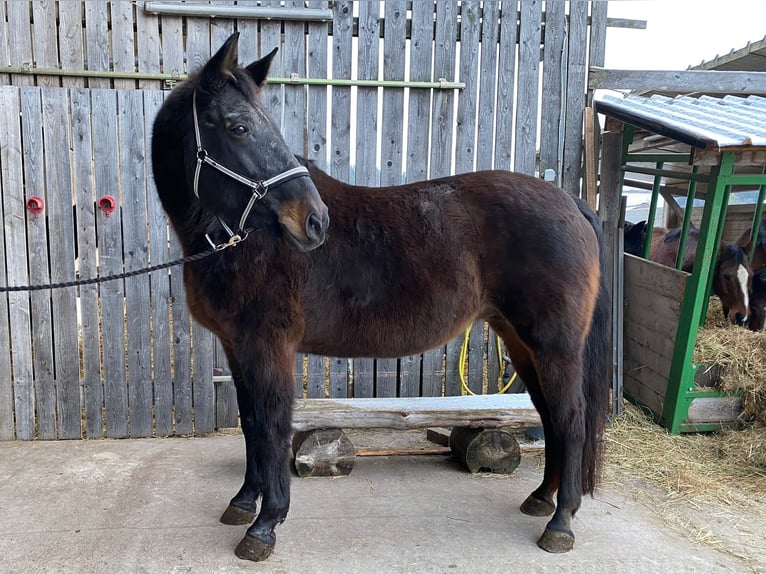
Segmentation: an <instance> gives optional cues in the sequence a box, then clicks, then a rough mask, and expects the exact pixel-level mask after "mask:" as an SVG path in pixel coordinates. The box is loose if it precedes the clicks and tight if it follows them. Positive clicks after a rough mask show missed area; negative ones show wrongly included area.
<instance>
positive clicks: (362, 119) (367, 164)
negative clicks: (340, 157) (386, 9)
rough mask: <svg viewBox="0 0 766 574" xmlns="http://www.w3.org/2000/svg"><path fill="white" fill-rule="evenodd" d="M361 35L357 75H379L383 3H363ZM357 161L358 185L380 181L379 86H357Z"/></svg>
mask: <svg viewBox="0 0 766 574" xmlns="http://www.w3.org/2000/svg"><path fill="white" fill-rule="evenodd" d="M358 28H359V35H358V38H357V76H358V77H359V79H360V80H377V79H378V61H379V56H380V4H379V3H377V2H361V3H360V4H359V26H358ZM354 148H355V149H354V151H355V152H356V157H355V160H356V163H355V165H354V178H355V181H356V184H357V185H365V186H375V185H377V184H378V167H377V148H378V88H368V87H359V88H357V90H356V146H354Z"/></svg>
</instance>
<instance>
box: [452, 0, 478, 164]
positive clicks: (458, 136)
mask: <svg viewBox="0 0 766 574" xmlns="http://www.w3.org/2000/svg"><path fill="white" fill-rule="evenodd" d="M460 18H461V19H460V64H459V67H460V80H461V81H462V82H465V84H466V87H465V89H464V90H461V91H460V96H459V97H458V103H457V116H456V118H455V119H456V121H457V124H458V125H459V126H460V129H458V130H455V131H456V133H455V146H456V148H455V173H467V172H470V171H474V169H475V166H476V140H475V137H474V132H475V130H476V110H477V101H478V90H479V30H480V20H481V6H480V3H479V2H478V0H468V1H466V2H463V3H462V4H461V6H460Z"/></svg>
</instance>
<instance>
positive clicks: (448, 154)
mask: <svg viewBox="0 0 766 574" xmlns="http://www.w3.org/2000/svg"><path fill="white" fill-rule="evenodd" d="M456 22H457V5H456V2H437V3H436V35H435V38H434V64H433V65H434V72H433V73H434V78H435V79H439V78H444V79H445V80H449V81H454V80H455V50H456V49H457V48H456V46H457V24H456ZM454 101H455V93H454V92H453V91H448V90H436V91H435V92H433V103H432V105H431V149H430V161H429V165H430V169H429V177H432V178H435V177H443V176H446V175H449V174H450V173H452V141H453V127H454V119H453V118H454V115H455V113H454Z"/></svg>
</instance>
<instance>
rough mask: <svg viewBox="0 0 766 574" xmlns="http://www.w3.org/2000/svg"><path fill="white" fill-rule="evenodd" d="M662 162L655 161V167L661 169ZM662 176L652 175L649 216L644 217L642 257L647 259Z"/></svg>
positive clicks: (650, 248) (650, 247)
mask: <svg viewBox="0 0 766 574" xmlns="http://www.w3.org/2000/svg"><path fill="white" fill-rule="evenodd" d="M663 165H664V164H663V162H661V161H658V162H657V169H662V166H663ZM661 184H662V177H661V176H659V175H656V176H654V181H653V182H652V200H651V202H650V204H649V216H648V217H647V218H646V243H645V244H644V259H649V252H650V251H651V250H652V230H653V229H654V220H655V219H656V218H657V202H658V201H659V197H660V185H661Z"/></svg>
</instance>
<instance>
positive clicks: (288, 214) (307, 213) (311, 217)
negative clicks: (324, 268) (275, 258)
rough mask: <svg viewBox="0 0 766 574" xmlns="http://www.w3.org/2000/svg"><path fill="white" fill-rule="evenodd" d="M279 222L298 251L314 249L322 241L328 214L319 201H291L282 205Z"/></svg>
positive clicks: (328, 221)
mask: <svg viewBox="0 0 766 574" xmlns="http://www.w3.org/2000/svg"><path fill="white" fill-rule="evenodd" d="M279 223H280V225H281V226H282V229H283V230H284V232H285V236H286V238H287V240H288V241H289V243H290V244H291V245H292V246H293V247H294V248H296V249H297V250H298V251H302V252H306V251H311V250H312V249H316V248H317V247H319V246H320V245H322V244H323V243H324V240H325V238H326V237H327V228H328V227H329V225H330V216H329V215H328V213H327V206H326V205H325V204H324V203H323V202H322V201H321V200H318V201H310V202H306V201H292V202H287V203H285V204H284V205H282V208H281V209H280V211H279Z"/></svg>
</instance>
